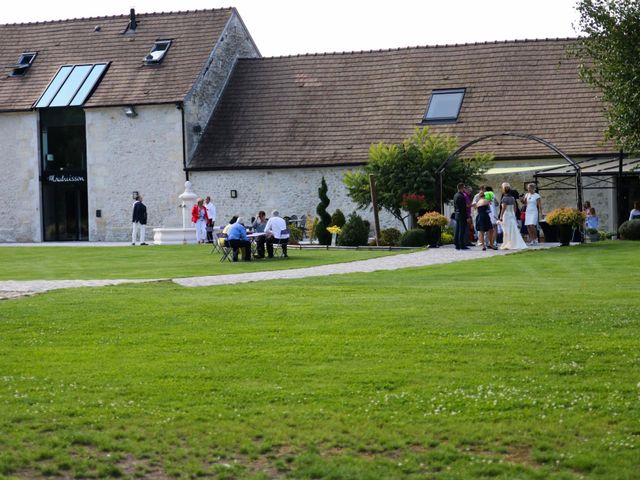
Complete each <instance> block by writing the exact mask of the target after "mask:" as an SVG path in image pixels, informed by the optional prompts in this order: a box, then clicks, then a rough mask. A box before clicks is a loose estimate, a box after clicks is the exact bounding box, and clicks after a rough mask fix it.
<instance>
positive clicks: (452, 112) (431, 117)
mask: <svg viewBox="0 0 640 480" xmlns="http://www.w3.org/2000/svg"><path fill="white" fill-rule="evenodd" d="M463 99H464V88H456V89H448V90H433V91H432V92H431V101H430V102H429V107H428V108H427V113H425V115H424V121H425V122H455V121H456V120H457V119H458V114H459V113H460V107H461V106H462V100H463Z"/></svg>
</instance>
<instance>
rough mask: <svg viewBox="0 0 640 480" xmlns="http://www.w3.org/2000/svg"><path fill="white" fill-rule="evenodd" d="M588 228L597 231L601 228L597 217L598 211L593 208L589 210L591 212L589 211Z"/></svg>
mask: <svg viewBox="0 0 640 480" xmlns="http://www.w3.org/2000/svg"><path fill="white" fill-rule="evenodd" d="M586 224H587V228H593V229H595V230H597V229H598V227H599V226H600V220H599V219H598V216H597V215H596V209H595V208H593V207H591V208H589V210H587V221H586Z"/></svg>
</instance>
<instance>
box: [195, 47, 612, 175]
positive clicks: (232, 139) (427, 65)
mask: <svg viewBox="0 0 640 480" xmlns="http://www.w3.org/2000/svg"><path fill="white" fill-rule="evenodd" d="M573 41H574V40H572V39H554V40H526V41H510V42H495V43H482V44H465V45H451V46H438V47H417V48H407V49H399V50H388V51H371V52H352V53H338V54H324V55H304V56H293V57H277V58H262V59H246V60H240V61H239V62H238V64H237V66H236V69H235V71H234V74H233V76H232V78H231V80H230V81H229V84H228V86H227V88H226V90H225V92H224V94H223V98H222V100H221V102H220V103H219V105H218V109H217V111H216V112H215V113H214V116H213V117H212V119H211V121H210V123H209V125H208V126H207V128H206V129H205V131H204V132H203V138H202V141H201V143H200V146H199V148H198V150H197V152H196V154H195V156H194V158H193V161H192V162H191V164H190V166H191V167H193V168H195V169H230V168H254V167H255V168H266V167H285V166H320V165H326V166H329V165H349V164H362V163H365V162H366V161H367V153H368V149H369V146H370V145H371V144H372V143H376V142H380V141H384V142H399V141H402V140H403V139H404V138H406V137H407V136H409V135H411V133H412V132H413V130H414V129H415V128H416V126H418V125H420V124H421V121H422V118H423V116H424V114H425V111H426V107H427V104H428V102H429V98H430V95H431V91H432V89H439V88H456V87H464V88H466V94H465V97H464V102H463V104H462V109H461V111H460V115H459V118H458V121H457V122H456V123H453V124H439V125H432V126H431V128H432V129H433V130H434V131H437V132H443V133H448V134H453V135H456V136H457V137H458V138H459V142H460V144H464V143H465V142H467V141H470V140H473V139H475V138H477V137H479V136H482V135H487V134H491V133H498V132H505V131H512V132H522V133H526V134H533V135H536V136H539V137H542V138H543V139H545V140H547V141H549V142H552V143H554V144H555V145H556V146H558V147H559V148H560V149H563V150H565V151H566V152H567V153H569V154H570V155H578V154H597V153H599V152H611V151H612V149H611V147H609V146H605V145H603V143H602V140H603V131H604V129H605V124H606V122H605V117H604V114H603V105H602V103H601V102H600V100H598V98H597V95H596V92H595V91H594V90H592V89H591V88H589V87H587V86H586V85H585V84H583V83H582V82H581V81H580V79H579V78H578V75H577V70H576V67H577V60H575V59H571V58H568V56H567V54H566V52H565V47H566V46H567V45H569V44H571V43H572V42H573ZM498 142H499V143H498ZM474 148H475V149H476V150H483V151H493V152H495V153H496V155H497V157H498V158H514V157H524V156H551V155H553V152H551V151H549V150H547V149H546V148H545V147H542V146H540V145H539V144H537V143H532V142H523V141H519V140H512V139H509V138H500V139H494V140H491V141H486V142H484V143H480V144H478V145H477V146H476V147H474Z"/></svg>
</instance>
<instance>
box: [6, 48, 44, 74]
mask: <svg viewBox="0 0 640 480" xmlns="http://www.w3.org/2000/svg"><path fill="white" fill-rule="evenodd" d="M37 54H38V52H28V53H23V54H22V55H20V58H19V59H18V63H16V64H15V65H14V66H13V71H12V72H11V76H12V77H21V76H22V75H24V74H25V73H27V70H28V69H29V67H30V66H31V64H32V63H33V60H34V59H35V58H36V55H37Z"/></svg>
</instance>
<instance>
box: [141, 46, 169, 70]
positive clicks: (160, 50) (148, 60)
mask: <svg viewBox="0 0 640 480" xmlns="http://www.w3.org/2000/svg"><path fill="white" fill-rule="evenodd" d="M170 46H171V40H156V43H154V44H153V48H151V51H150V52H149V55H147V56H146V57H144V64H145V65H157V64H159V63H161V62H162V60H163V59H164V56H165V55H166V54H167V51H168V50H169V47H170Z"/></svg>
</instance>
